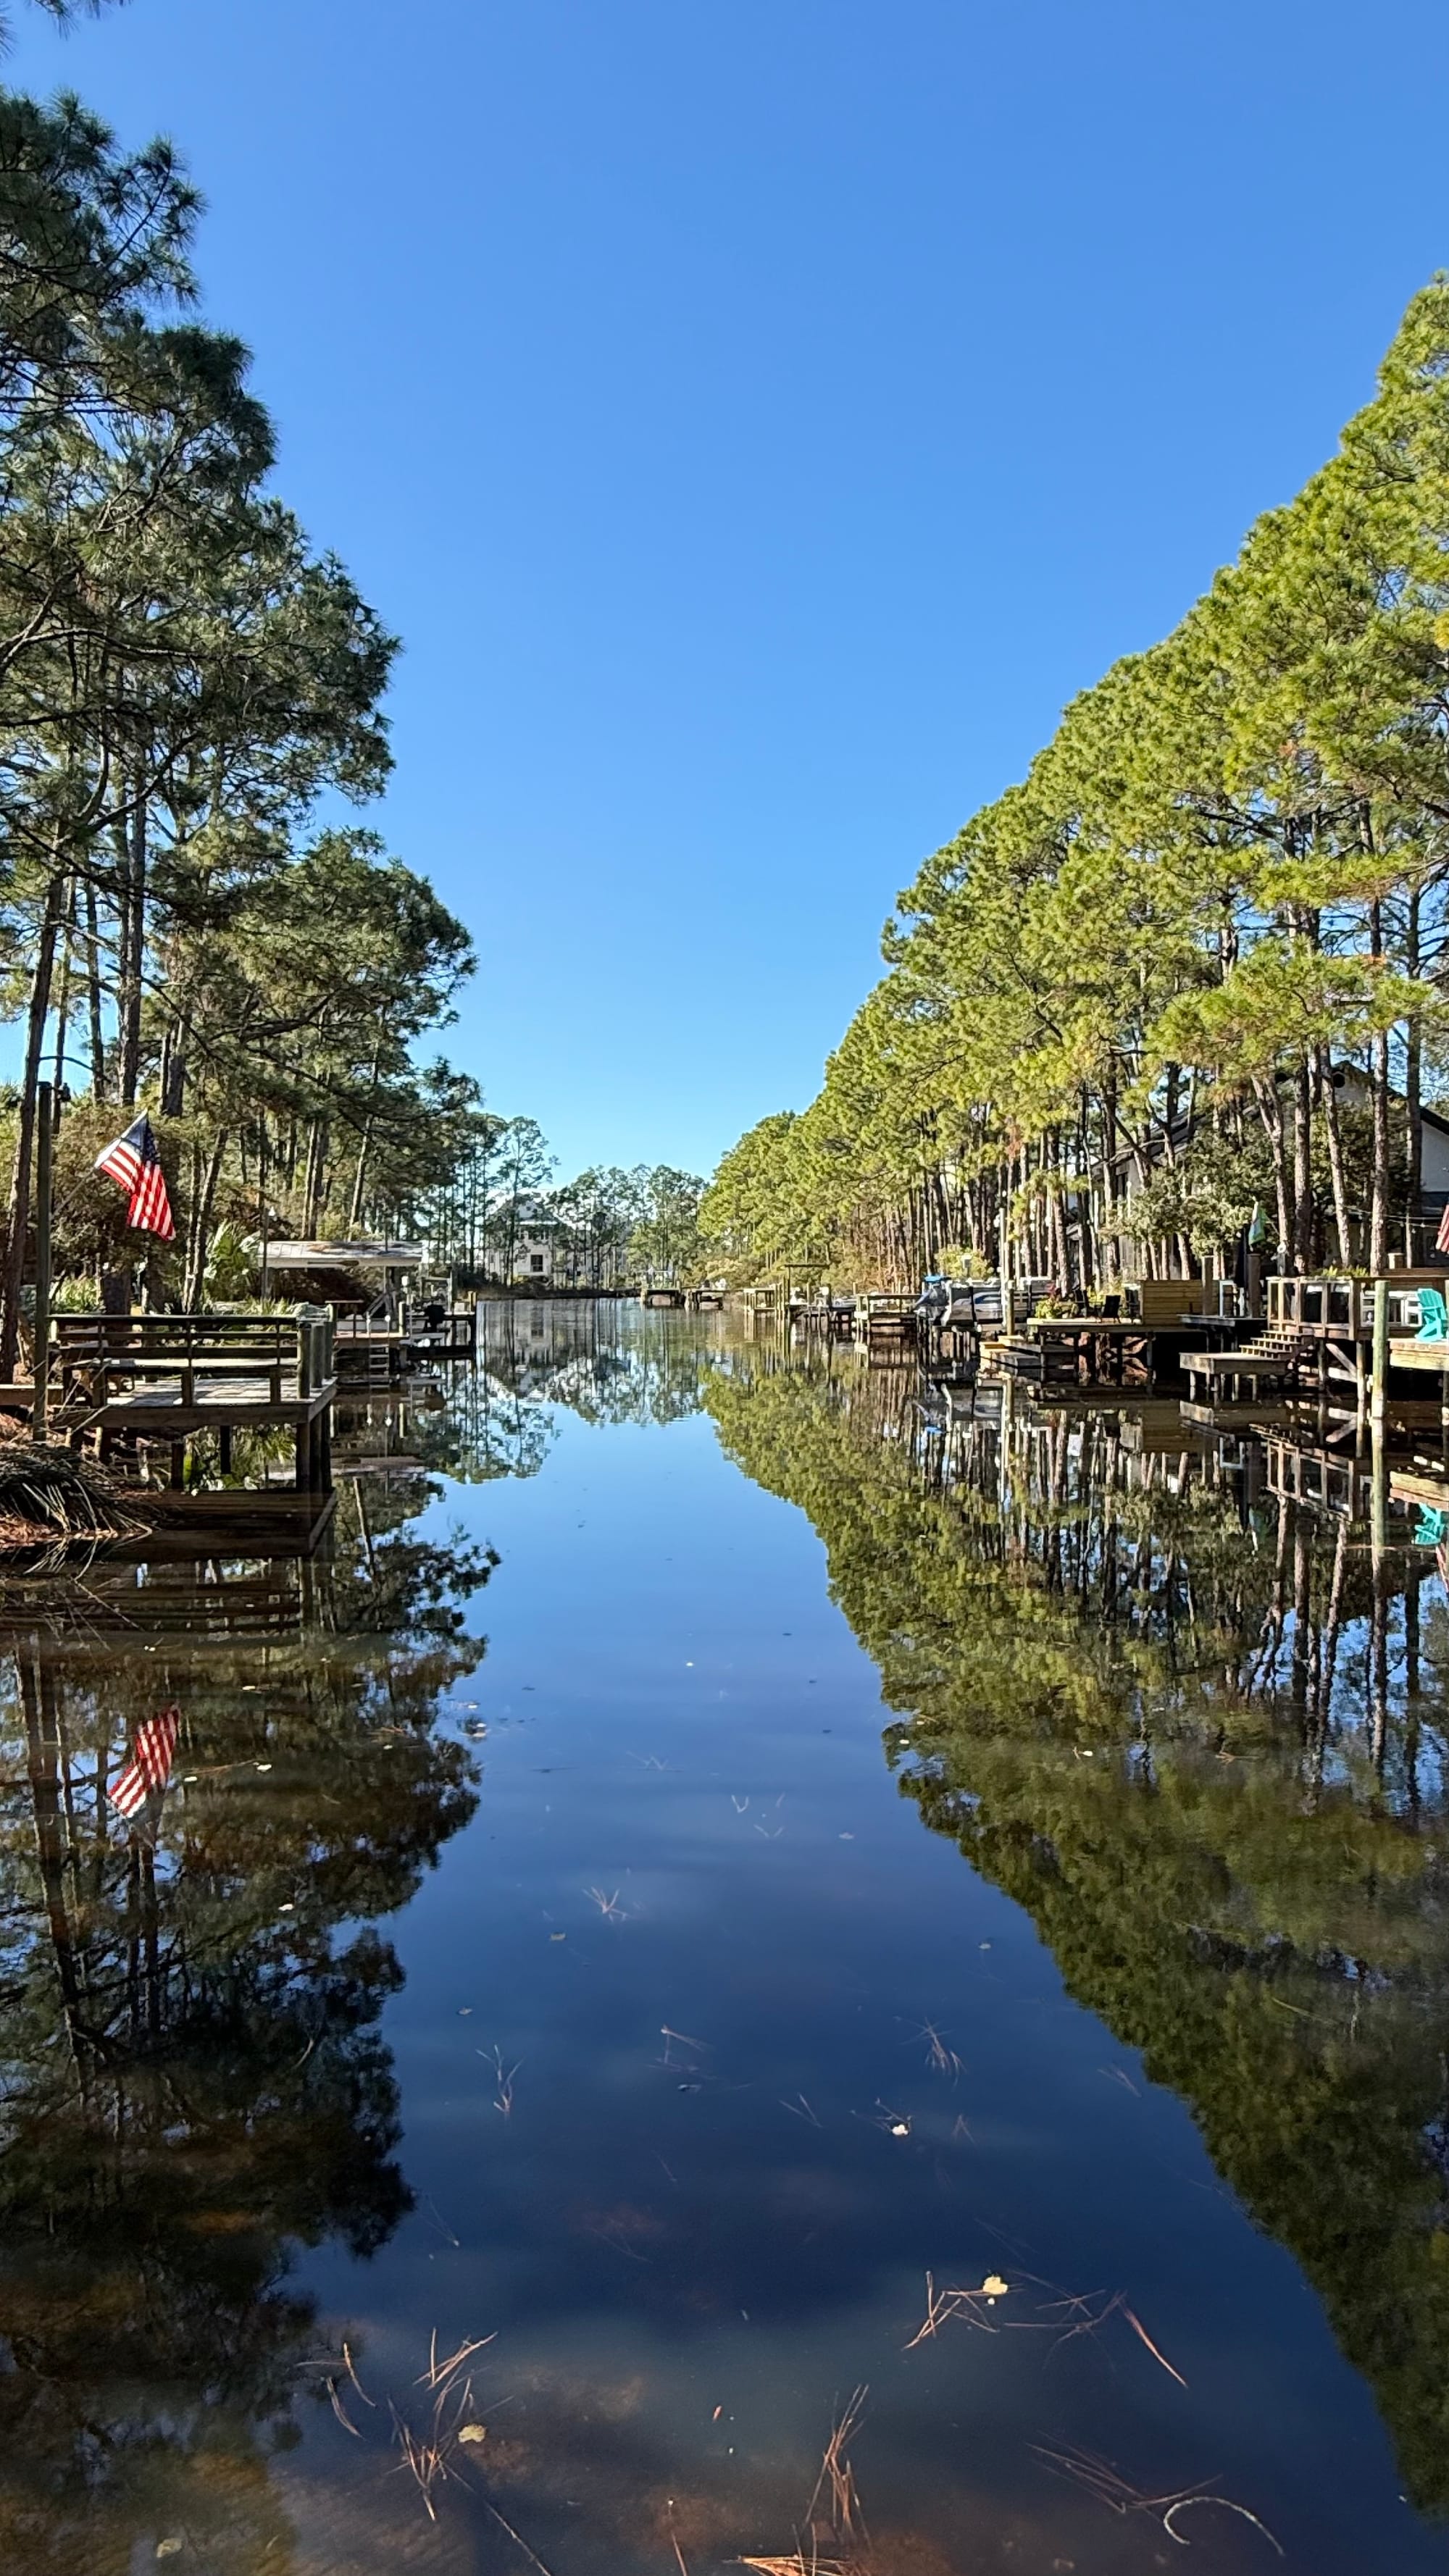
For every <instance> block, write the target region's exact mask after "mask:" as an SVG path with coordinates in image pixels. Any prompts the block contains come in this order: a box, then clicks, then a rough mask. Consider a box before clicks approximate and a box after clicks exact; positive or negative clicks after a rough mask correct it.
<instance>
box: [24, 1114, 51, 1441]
mask: <svg viewBox="0 0 1449 2576" xmlns="http://www.w3.org/2000/svg"><path fill="white" fill-rule="evenodd" d="M54 1097H55V1095H54V1091H53V1088H52V1086H51V1084H50V1083H48V1082H42V1083H40V1084H39V1085H38V1086H37V1088H36V1095H35V1120H36V1127H35V1367H34V1378H35V1399H34V1404H33V1406H32V1409H31V1416H30V1429H31V1436H32V1438H33V1439H36V1440H43V1439H44V1438H45V1436H46V1432H47V1430H48V1428H49V1421H48V1416H49V1409H50V1210H51V1198H52V1195H53V1188H54V1169H55V1129H54Z"/></svg>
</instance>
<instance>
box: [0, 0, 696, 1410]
mask: <svg viewBox="0 0 1449 2576" xmlns="http://www.w3.org/2000/svg"><path fill="white" fill-rule="evenodd" d="M40 5H42V6H46V7H48V8H49V14H51V15H52V16H54V17H56V18H59V19H61V20H64V19H65V18H66V17H67V16H69V15H72V14H74V12H73V10H72V8H71V6H70V0H40ZM96 5H98V6H99V5H104V0H96ZM200 213H201V202H200V199H199V197H198V196H197V193H196V191H195V189H194V188H193V187H192V185H191V184H190V181H189V180H188V178H187V176H186V174H185V172H184V170H183V168H182V166H181V164H180V162H179V161H178V159H177V156H176V154H175V152H174V150H173V148H172V146H171V145H170V144H169V143H166V142H162V141H158V142H153V143H151V144H149V145H147V146H146V147H145V148H144V149H143V150H141V151H139V152H127V151H125V150H124V149H123V148H122V147H121V146H120V145H119V144H118V142H117V140H116V138H115V136H114V135H113V134H112V133H111V132H110V131H109V130H108V128H107V127H106V126H105V125H104V124H102V123H101V122H100V120H99V119H98V118H96V117H95V116H93V115H91V114H90V113H89V112H88V111H87V110H86V109H85V108H84V107H83V106H82V105H81V104H80V102H79V101H78V100H77V99H76V98H74V97H72V96H69V95H66V94H62V95H60V96H58V97H56V98H55V99H54V100H52V101H51V102H50V103H48V104H39V103H37V102H36V101H35V100H32V99H28V98H24V97H20V96H17V95H15V94H13V93H10V92H0V239H3V251H4V256H3V259H0V814H3V852H0V1013H3V1015H4V1016H6V1017H8V1018H10V1019H11V1020H12V1021H18V1022H19V1024H20V1028H21V1062H20V1071H19V1077H18V1080H17V1081H15V1082H14V1083H13V1084H11V1085H9V1086H8V1087H6V1088H5V1089H3V1090H0V1186H7V1185H8V1187H7V1199H6V1209H5V1232H4V1242H3V1249H0V1379H6V1378H10V1377H13V1376H14V1374H15V1370H16V1365H17V1360H18V1359H19V1358H20V1357H21V1356H22V1350H21V1344H22V1316H23V1313H24V1307H25V1299H26V1294H27V1290H26V1282H27V1280H28V1279H29V1278H30V1277H31V1276H32V1275H33V1268H34V1250H35V1247H34V1223H33V1202H34V1194H35V1186H36V1181H35V1163H36V1129H37V1106H38V1099H39V1091H40V1086H41V1084H42V1083H43V1082H49V1083H50V1084H51V1085H52V1086H53V1092H54V1097H55V1101H56V1104H57V1134H56V1165H55V1217H54V1239H53V1245H52V1266H53V1273H54V1278H55V1282H56V1288H55V1302H56V1303H57V1304H59V1305H61V1306H65V1305H87V1304H94V1303H97V1302H106V1303H111V1304H114V1305H116V1306H118V1307H120V1308H121V1309H124V1308H125V1307H126V1306H127V1305H129V1304H131V1303H132V1302H134V1300H135V1298H136V1296H137V1295H138V1294H139V1295H141V1296H143V1298H144V1300H145V1302H146V1303H147V1304H149V1305H151V1306H154V1307H181V1308H184V1309H188V1310H189V1309H194V1308H197V1307H200V1306H204V1305H207V1304H210V1303H216V1302H226V1301H235V1300H238V1299H246V1298H249V1297H253V1296H255V1295H256V1293H257V1291H258V1289H259V1288H260V1287H262V1286H264V1284H265V1283H264V1260H263V1259H262V1258H261V1257H260V1255H261V1248H262V1247H263V1246H264V1245H265V1243H266V1241H267V1240H268V1238H271V1239H276V1238H278V1237H289V1238H292V1239H301V1240H305V1241H309V1242H310V1241H316V1240H319V1239H324V1240H332V1241H337V1240H342V1239H350V1238H355V1237H357V1236H359V1235H365V1234H381V1235H385V1236H387V1237H389V1238H392V1239H398V1238H406V1239H409V1240H415V1241H421V1242H422V1243H424V1244H425V1245H426V1246H427V1248H428V1250H429V1252H430V1253H431V1254H432V1256H433V1257H434V1259H435V1260H436V1261H437V1263H438V1264H439V1266H440V1267H447V1268H452V1269H454V1270H455V1271H457V1272H459V1273H460V1274H461V1275H462V1276H463V1277H465V1278H472V1279H473V1280H475V1281H476V1282H478V1283H479V1284H491V1283H492V1282H494V1281H499V1282H503V1283H507V1282H508V1281H510V1280H511V1279H512V1278H513V1276H514V1270H515V1260H516V1254H517V1247H518V1241H519V1237H520V1235H521V1233H522V1232H523V1230H524V1229H525V1227H527V1226H530V1225H541V1226H542V1227H544V1228H545V1229H546V1230H547V1232H548V1235H549V1238H550V1242H551V1246H552V1248H553V1250H554V1251H555V1252H556V1254H557V1260H556V1262H551V1267H553V1268H556V1269H557V1272H558V1275H559V1276H560V1277H562V1278H566V1279H567V1280H568V1281H569V1282H570V1283H571V1284H574V1285H588V1286H592V1287H595V1288H602V1287H604V1286H614V1285H616V1284H617V1283H618V1280H619V1278H620V1276H621V1274H623V1273H624V1272H625V1271H626V1270H629V1269H631V1268H632V1269H633V1270H634V1271H635V1272H636V1273H642V1274H643V1275H645V1276H646V1277H650V1278H652V1277H656V1276H657V1277H659V1278H660V1279H661V1280H663V1281H665V1282H669V1281H672V1280H673V1278H674V1277H675V1276H676V1275H677V1273H678V1271H679V1269H680V1267H681V1266H682V1265H687V1264H688V1262H689V1261H690V1260H692V1258H693V1255H694V1250H695V1240H696V1238H695V1234H694V1231H693V1220H694V1213H695V1209H696V1207H697V1203H698V1199H699V1194H700V1190H701V1188H702V1183H700V1182H698V1181H696V1180H694V1179H693V1178H692V1176H691V1175H689V1174H686V1173H676V1172H674V1171H672V1170H671V1169H669V1168H668V1167H666V1166H659V1167H656V1168H649V1167H640V1168H639V1169H638V1170H636V1171H633V1172H622V1171H604V1170H599V1169H593V1170H590V1171H587V1172H584V1173H581V1174H579V1175H578V1176H577V1178H576V1179H574V1180H572V1181H570V1182H567V1183H565V1184H562V1185H554V1183H553V1172H554V1163H553V1158H552V1156H551V1155H550V1153H549V1151H548V1147H547V1145H546V1143H545V1140H544V1138H543V1136H542V1134H541V1133H540V1130H539V1128H538V1127H537V1125H536V1123H535V1122H534V1121H533V1120H532V1119H530V1118H527V1117H513V1118H507V1117H501V1116H499V1115H498V1114H496V1113H495V1112H494V1111H492V1110H491V1109H489V1108H488V1107H487V1106H486V1105H485V1102H484V1097H483V1093H482V1090H481V1088H480V1086H479V1084H478V1082H477V1080H476V1079H475V1078H474V1077H473V1076H472V1075H471V1074H468V1073H465V1072H461V1071H459V1070H458V1069H457V1068H456V1067H455V1066H453V1065H451V1064H450V1063H448V1062H447V1060H446V1059H445V1058H444V1057H442V1056H438V1057H436V1058H435V1059H434V1060H432V1061H429V1062H424V1061H423V1060H422V1059H421V1057H420V1054H419V1048H420V1046H421V1045H422V1044H423V1043H424V1042H431V1041H432V1040H433V1039H434V1038H435V1037H436V1035H437V1033H438V1032H439V1031H441V1030H443V1029H445V1028H446V1027H447V1026H448V1025H449V1023H450V1022H451V1021H452V1020H453V1018H454V1016H455V1007H454V1006H455V1002H456V997H457V995H458V993H459V991H460V989H461V987H462V986H463V984H464V983H465V982H466V980H467V979H468V977H469V976H471V975H472V974H473V972H474V970H475V967H476V963H477V960H476V956H475V951H474V947H473V943H472V940H471V938H470V935H469V933H468V931H467V929H466V928H465V926H464V924H463V923H462V922H461V921H459V920H457V919H456V918H455V916H454V915H453V914H452V913H451V912H450V911H449V910H448V909H447V907H446V906H445V905H444V904H443V903H442V902H441V901H440V899H439V897H438V895H437V894H436V893H435V891H434V889H433V887H432V886H431V885H430V884H429V882H428V880H427V878H426V877H425V876H424V875H422V874H420V873H419V872H418V871H417V870H415V869H413V868H411V867H409V866H407V865H405V864H404V862H403V861H402V860H401V859H400V858H397V857H395V856H394V855H392V854H391V853H390V852H389V851H388V850H387V848H386V847H385V845H384V843H383V842H382V840H381V839H380V838H379V836H378V835H377V833H376V832H374V831H372V830H370V829H368V828H366V827H364V826H363V825H362V824H361V823H359V822H350V821H346V820H343V819H339V817H340V816H343V815H345V812H346V808H347V807H348V806H349V805H351V806H352V807H354V808H357V809H362V808H365V807H366V806H367V805H368V804H369V803H370V802H371V801H372V800H373V799H374V798H376V797H377V796H378V795H379V794H380V792H381V791H382V789H383V787H384V786H385V785H386V782H387V778H388V775H389V772H390V770H391V767H392V752H391V748H390V745H389V740H388V723H387V718H386V716H385V714H384V713H383V701H384V697H385V693H386V690H387V687H388V682H389V678H390V674H391V671H392V667H393V663H394V660H395V658H396V654H397V651H398V640H397V638H396V636H394V635H393V634H391V633H390V632H389V631H388V629H387V627H386V626H385V624H384V623H383V621H382V620H381V619H380V618H379V616H378V615H377V613H376V612H375V611H374V610H373V609H372V608H371V607H370V606H369V605H368V604H367V602H366V601H365V600H364V599H363V598H362V597H361V596H360V594H359V593H358V591H357V589H356V587H355V585H354V584H353V582H352V581H351V579H350V578H349V576H348V574H347V572H346V570H345V569H344V567H343V566H342V565H341V564H340V563H339V562H338V560H337V558H336V556H335V555H333V554H332V553H330V552H328V551H327V550H325V549H323V548H319V547H317V546H316V545H314V543H313V542H312V540H311V539H310V538H309V536H308V535H307V533H306V532H305V531H304V530H303V528H302V527H301V526H300V525H299V523H298V521H297V520H296V519H295V517H294V516H293V515H292V513H291V512H290V511H289V510H288V509H287V507H286V505H285V503H284V502H283V501H282V500H281V499H280V498H279V497H278V495H277V493H276V491H275V490H274V488H273V481H272V475H273V466H274V462H275V440H274V436H273V430H272V424H271V422H270V420H269V418H268V416H267V413H266V411H265V409H264V408H263V406H262V404H261V403H260V402H259V401H258V399H257V397H256V395H255V393H254V392H253V391H252V389H251V385H250V381H249V374H250V356H249V352H248V351H247V350H246V349H245V348H244V347H243V346H242V344H241V342H240V341H239V340H237V339H236V338H234V337H233V336H232V335H230V334H229V333H226V332H224V331H222V330H219V329H216V328H213V327H211V326H210V325H209V324H206V323H203V322H202V321H201V320H199V319H198V292H199V291H198V286H197V280H196V276H195V272H194V269H193V266H192V253H193V249H194V244H195V237H196V230H197V225H198V221H199V217H200ZM143 1109H144V1110H145V1111H146V1112H147V1113H148V1114H149V1115H150V1116H151V1119H152V1122H153V1127H154V1131H155V1134H156V1137H157V1142H158V1146H159V1149H160V1153H161V1159H162V1164H163V1167H164V1169H165V1173H166V1179H167V1183H168V1188H169V1192H170V1198H171V1204H172V1208H173V1210H174V1213H175V1217H176V1226H177V1233H176V1239H175V1241H174V1243H172V1244H169V1245H167V1246H165V1247H163V1246H161V1245H160V1244H158V1243H157V1242H155V1241H154V1240H151V1241H149V1242H148V1241H147V1240H146V1239H144V1238H138V1237H137V1236H136V1235H134V1234H131V1233H128V1231H127V1225H126V1210H125V1206H124V1202H123V1201H121V1200H118V1198H117V1194H116V1192H115V1190H114V1188H113V1187H112V1186H111V1185H110V1184H109V1183H108V1182H107V1181H106V1180H105V1179H103V1178H101V1177H98V1176H97V1175H96V1173H95V1172H94V1169H93V1166H94V1162H95V1158H96V1155H97V1154H98V1153H99V1152H100V1151H102V1150H103V1149H104V1148H105V1147H106V1145H108V1144H109V1143H110V1142H111V1141H112V1140H113V1138H114V1137H115V1135H116V1134H117V1132H118V1130H120V1129H124V1128H125V1127H126V1126H128V1125H129V1124H130V1122H131V1120H132V1118H133V1117H134V1116H135V1115H136V1114H137V1112H138V1111H140V1110H143ZM523 1267H524V1268H525V1269H526V1268H527V1267H528V1265H527V1263H525V1264H524V1265H523Z"/></svg>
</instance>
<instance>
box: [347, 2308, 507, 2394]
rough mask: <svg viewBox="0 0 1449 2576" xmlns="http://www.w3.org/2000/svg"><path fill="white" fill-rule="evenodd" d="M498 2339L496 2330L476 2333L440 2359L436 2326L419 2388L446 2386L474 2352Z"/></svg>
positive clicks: (419, 2379)
mask: <svg viewBox="0 0 1449 2576" xmlns="http://www.w3.org/2000/svg"><path fill="white" fill-rule="evenodd" d="M496 2341H497V2333H496V2330H495V2332H494V2333H493V2334H486V2335H475V2336H474V2337H473V2339H472V2341H471V2342H469V2341H467V2340H466V2339H465V2340H464V2341H463V2342H462V2343H460V2344H459V2346H458V2349H457V2351H456V2352H452V2353H449V2355H448V2358H447V2360H446V2361H439V2359H438V2330H437V2327H436V2326H434V2328H433V2333H432V2340H431V2342H430V2343H429V2346H428V2366H427V2369H426V2370H424V2371H420V2372H419V2374H418V2381H417V2385H418V2386H419V2388H446V2387H447V2385H448V2382H449V2380H451V2379H453V2378H454V2377H456V2375H457V2373H458V2372H459V2371H460V2370H461V2369H462V2367H463V2364H464V2362H465V2361H471V2360H472V2358H473V2355H474V2353H475V2352H481V2351H482V2350H483V2348H484V2345H485V2344H490V2343H495V2342H496ZM368 2402H369V2404H370V2403H371V2400H370V2399H369V2401H368Z"/></svg>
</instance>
